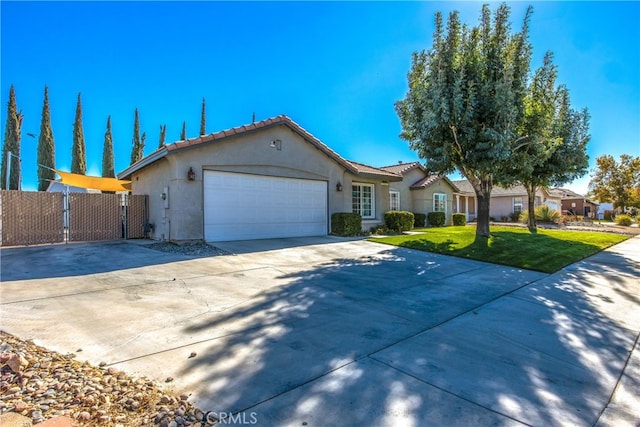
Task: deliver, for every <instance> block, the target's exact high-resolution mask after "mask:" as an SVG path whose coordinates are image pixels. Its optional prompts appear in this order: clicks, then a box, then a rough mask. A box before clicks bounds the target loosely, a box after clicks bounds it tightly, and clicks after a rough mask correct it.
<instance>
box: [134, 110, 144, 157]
mask: <svg viewBox="0 0 640 427" xmlns="http://www.w3.org/2000/svg"><path fill="white" fill-rule="evenodd" d="M145 138H146V134H143V135H142V139H141V138H140V116H139V115H138V109H137V108H136V112H135V118H134V122H133V141H132V146H131V164H134V163H135V162H137V161H138V160H140V159H142V153H143V152H144V140H145Z"/></svg>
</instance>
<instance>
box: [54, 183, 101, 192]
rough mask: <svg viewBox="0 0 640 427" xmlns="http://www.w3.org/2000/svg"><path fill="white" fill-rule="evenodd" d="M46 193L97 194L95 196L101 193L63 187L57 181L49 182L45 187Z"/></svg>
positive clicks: (67, 186) (69, 186) (87, 189)
mask: <svg viewBox="0 0 640 427" xmlns="http://www.w3.org/2000/svg"><path fill="white" fill-rule="evenodd" d="M47 193H97V194H100V193H102V191H100V190H93V189H91V188H81V187H75V186H73V185H65V184H63V183H61V182H59V181H49V186H48V187H47Z"/></svg>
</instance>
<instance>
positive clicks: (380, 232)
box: [370, 224, 395, 236]
mask: <svg viewBox="0 0 640 427" xmlns="http://www.w3.org/2000/svg"><path fill="white" fill-rule="evenodd" d="M370 232H371V234H373V235H374V236H388V235H389V234H395V232H393V231H391V230H389V229H388V228H387V226H386V225H384V224H380V225H374V226H373V227H371V228H370Z"/></svg>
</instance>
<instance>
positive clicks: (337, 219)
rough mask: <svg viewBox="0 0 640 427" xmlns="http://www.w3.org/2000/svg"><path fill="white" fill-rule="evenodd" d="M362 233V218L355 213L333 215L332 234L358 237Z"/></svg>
mask: <svg viewBox="0 0 640 427" xmlns="http://www.w3.org/2000/svg"><path fill="white" fill-rule="evenodd" d="M360 233H362V217H361V216H360V214H357V213H353V212H336V213H334V214H332V215H331V234H334V235H336V236H343V237H345V236H357V235H359V234H360Z"/></svg>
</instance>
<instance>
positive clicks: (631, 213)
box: [627, 206, 638, 218]
mask: <svg viewBox="0 0 640 427" xmlns="http://www.w3.org/2000/svg"><path fill="white" fill-rule="evenodd" d="M627 213H628V214H629V216H630V217H632V218H634V217H637V216H638V208H636V207H635V206H632V207H630V208H629V210H628V211H627Z"/></svg>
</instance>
